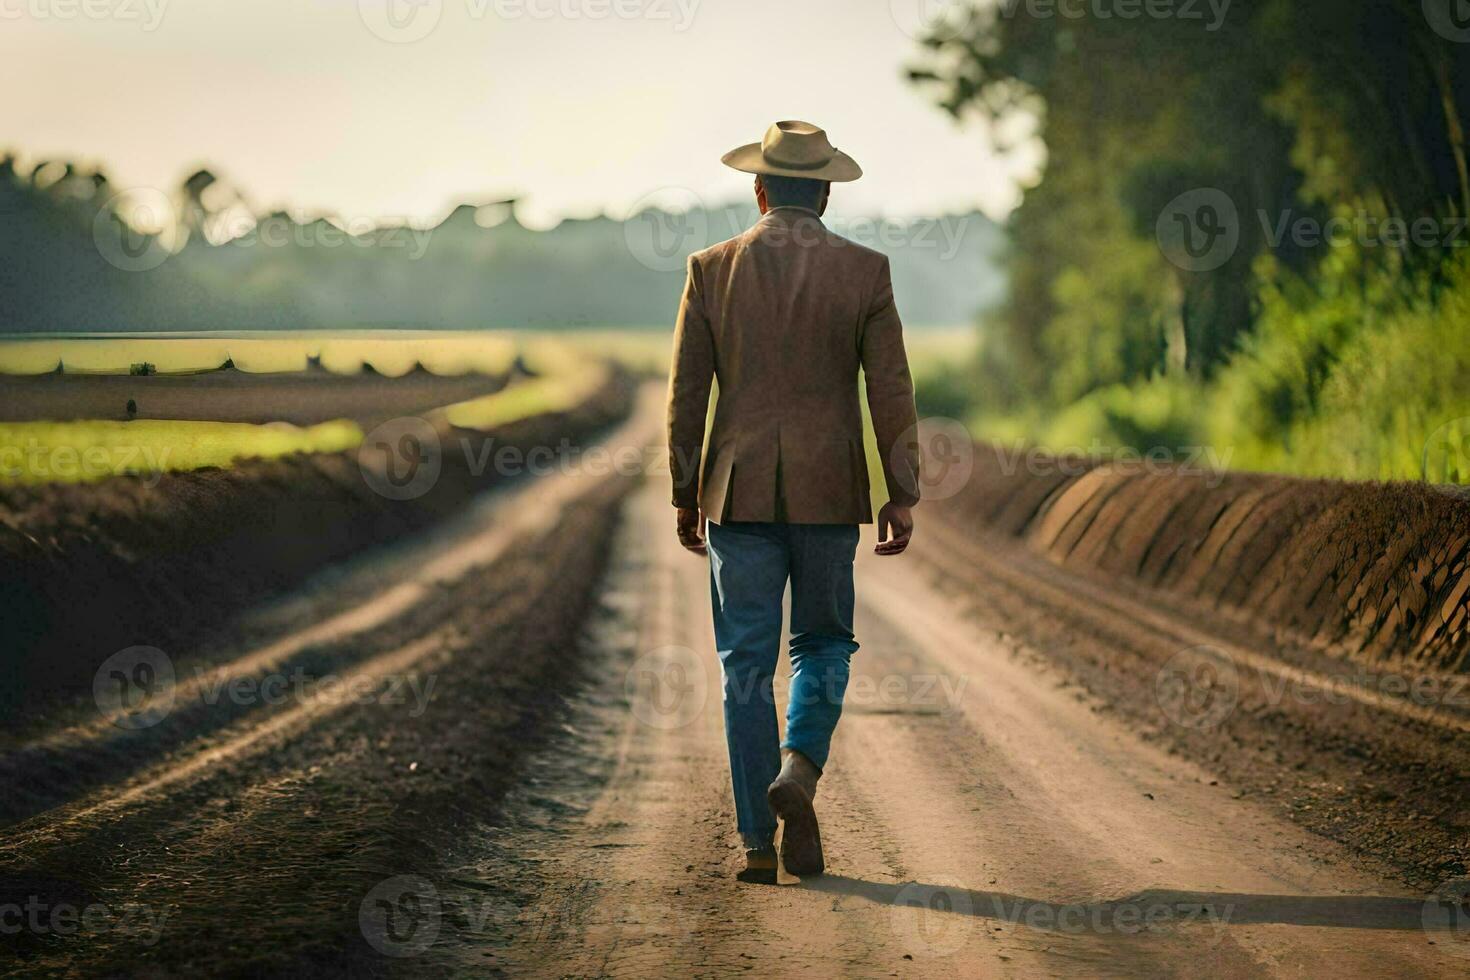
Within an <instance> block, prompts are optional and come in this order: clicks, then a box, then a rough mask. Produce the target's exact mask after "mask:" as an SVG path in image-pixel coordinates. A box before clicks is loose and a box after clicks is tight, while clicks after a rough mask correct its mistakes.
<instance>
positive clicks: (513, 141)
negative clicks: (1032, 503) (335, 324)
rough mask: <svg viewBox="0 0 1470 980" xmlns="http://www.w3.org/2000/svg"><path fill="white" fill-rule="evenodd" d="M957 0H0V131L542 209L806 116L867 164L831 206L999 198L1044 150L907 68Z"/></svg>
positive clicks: (693, 174) (336, 204) (685, 180)
mask: <svg viewBox="0 0 1470 980" xmlns="http://www.w3.org/2000/svg"><path fill="white" fill-rule="evenodd" d="M942 2H943V0H0V89H3V91H4V93H5V97H4V99H3V102H0V140H3V142H0V149H4V148H7V147H8V148H10V149H12V150H15V151H17V152H19V153H20V154H21V156H22V158H23V160H34V159H38V158H52V159H56V158H69V159H76V160H79V161H83V162H86V163H89V164H90V163H97V162H100V163H103V164H105V167H106V169H107V172H108V173H109V175H110V176H111V178H112V180H113V183H114V185H115V186H117V187H119V188H131V187H159V188H163V189H169V188H173V187H174V186H176V185H177V184H178V182H179V180H180V179H181V178H182V176H184V175H185V174H186V173H187V172H188V171H189V170H190V169H192V167H194V166H195V165H199V164H208V165H209V166H210V167H211V168H213V169H214V170H215V172H216V173H218V174H219V175H220V176H222V177H224V178H226V179H228V180H230V181H231V182H233V183H234V184H236V185H238V186H239V187H240V188H242V189H243V190H244V191H245V192H246V193H247V195H248V196H249V198H250V199H251V201H252V202H253V203H254V204H255V205H256V206H258V207H262V208H275V207H279V206H290V207H292V208H293V209H300V210H305V211H311V212H330V213H335V214H337V215H339V216H342V217H344V218H363V217H371V218H379V217H389V218H411V219H414V220H418V221H424V220H432V219H435V218H437V217H438V216H440V215H442V214H443V213H444V212H445V210H446V209H447V207H448V205H449V204H450V203H451V202H453V201H457V200H480V199H488V198H492V197H495V196H499V195H511V194H517V195H521V196H522V197H523V198H525V207H524V209H523V214H524V215H526V216H527V217H528V218H529V219H530V220H531V221H532V222H533V223H535V224H541V225H544V224H546V223H548V222H550V221H554V220H555V218H557V217H559V216H562V215H578V216H585V215H589V214H593V213H597V212H599V211H607V212H609V213H612V214H614V215H615V216H621V215H622V214H624V213H626V211H627V209H628V208H630V207H631V206H633V205H635V204H636V203H638V202H640V201H641V200H643V199H644V198H645V196H646V195H649V194H651V193H656V192H660V190H661V189H667V188H682V189H687V190H688V191H692V192H693V195H696V196H697V198H698V199H702V200H704V201H706V202H707V203H709V204H712V205H713V204H721V203H724V202H726V201H729V200H732V199H737V198H741V197H743V196H748V194H749V186H750V178H749V177H747V176H746V175H744V174H738V173H735V172H733V171H729V170H726V169H725V168H724V167H722V166H721V164H720V162H719V158H720V155H721V154H722V153H724V152H725V151H726V150H728V149H730V148H732V147H734V146H735V145H737V144H739V143H743V142H751V141H755V140H758V139H760V136H761V133H762V131H763V130H764V129H765V127H766V126H767V125H768V124H769V123H771V122H772V121H774V120H776V119H788V118H797V119H807V120H810V121H812V122H815V123H817V124H819V125H821V126H823V127H825V128H826V129H827V130H828V132H829V134H830V135H831V138H832V141H833V142H834V143H835V144H836V145H837V146H838V147H840V148H841V149H843V150H845V151H847V152H848V153H850V154H852V155H853V156H854V157H856V158H857V160H858V161H859V162H860V163H861V164H862V166H863V168H864V170H865V171H866V176H865V177H864V178H863V179H862V180H860V181H858V182H857V183H855V184H852V185H848V186H844V187H842V188H840V189H839V190H838V196H837V197H835V198H834V209H836V210H837V211H838V212H839V213H842V214H871V215H878V214H885V215H888V216H892V217H903V216H911V215H918V214H936V213H940V212H953V211H957V210H963V209H968V208H971V207H979V208H981V209H982V210H984V211H986V212H987V213H988V214H990V215H991V216H993V217H997V218H999V217H1003V216H1004V215H1005V214H1006V213H1007V212H1008V211H1009V210H1010V209H1011V208H1012V207H1013V206H1014V205H1015V204H1016V202H1017V200H1018V192H1017V190H1016V180H1015V177H1016V176H1017V175H1018V174H1019V175H1022V176H1025V175H1026V173H1027V171H1029V170H1030V169H1031V168H1032V167H1034V165H1035V164H1034V157H1033V158H1032V159H1029V160H1018V161H1006V160H1002V159H998V158H996V157H995V156H994V155H992V154H991V153H990V151H989V149H988V141H987V139H986V137H985V134H984V132H983V131H982V129H981V128H980V124H979V122H978V121H974V120H972V121H969V122H968V123H967V124H966V126H964V127H960V126H958V125H956V124H955V123H954V122H953V121H952V120H951V119H950V118H949V117H948V116H947V115H946V114H945V113H944V112H942V111H941V110H939V109H938V108H936V107H935V106H934V105H933V104H932V103H931V102H930V101H929V99H928V98H927V97H926V96H925V95H924V93H922V92H921V91H919V90H917V89H915V88H914V87H912V86H911V85H909V84H908V83H907V82H906V81H905V80H904V77H903V66H904V64H905V63H906V62H908V61H911V60H912V57H913V54H914V53H915V52H916V51H917V44H916V43H915V41H914V39H913V38H912V37H910V36H909V33H907V32H906V29H909V30H911V29H912V19H913V17H914V16H915V13H914V11H916V10H918V9H921V8H923V7H924V5H926V4H928V5H930V6H934V5H936V4H941V3H942ZM389 5H393V10H392V11H391V12H392V13H395V14H396V15H397V19H396V20H394V21H390V20H389V19H388V16H387V15H388V14H389V13H390V11H389V10H388V6H389ZM909 8H913V9H909ZM419 34H423V35H424V36H422V37H418V38H417V39H416V40H415V39H413V38H415V37H416V36H417V35H419ZM385 36H387V37H392V38H398V39H399V40H396V41H393V40H387V39H385ZM660 196H661V197H663V198H670V197H671V194H670V192H668V191H667V190H665V191H663V192H662V193H661V195H660ZM680 196H681V195H680V194H679V193H678V192H673V193H672V198H673V199H678V198H679V197H680ZM682 196H684V197H685V199H688V195H682Z"/></svg>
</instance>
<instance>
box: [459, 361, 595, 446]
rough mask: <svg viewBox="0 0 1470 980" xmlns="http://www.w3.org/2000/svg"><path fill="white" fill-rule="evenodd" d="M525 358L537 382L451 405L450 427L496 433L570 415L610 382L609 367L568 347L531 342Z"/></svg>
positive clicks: (522, 381)
mask: <svg viewBox="0 0 1470 980" xmlns="http://www.w3.org/2000/svg"><path fill="white" fill-rule="evenodd" d="M521 356H522V359H523V360H524V361H525V364H526V367H528V368H529V369H530V370H532V371H534V372H535V373H536V374H537V375H538V376H537V377H534V378H522V379H519V380H517V381H515V382H513V383H512V384H511V385H509V386H508V387H506V388H505V389H503V390H501V391H497V392H495V393H494V394H491V395H486V396H484V397H483V398H475V399H472V400H470V401H467V402H460V403H459V404H457V405H450V406H448V407H447V408H445V409H444V415H445V417H446V418H447V419H448V420H449V423H450V424H451V425H455V426H458V427H459V428H462V429H491V428H494V427H496V426H500V425H507V424H509V423H511V422H517V421H520V420H521V419H524V418H530V417H531V416H533V415H545V414H547V413H549V412H565V411H569V410H571V409H573V408H575V407H576V406H577V405H579V404H580V403H581V402H582V401H583V400H585V399H586V398H587V397H589V396H590V395H592V394H593V392H595V391H596V390H597V389H598V388H599V387H601V386H602V385H603V383H604V382H606V381H607V378H608V367H607V364H606V363H605V362H603V361H597V360H592V359H590V358H587V357H585V356H584V355H583V354H582V353H581V352H580V351H578V350H576V349H575V348H574V347H570V346H567V345H564V344H560V343H556V342H552V341H538V342H534V343H530V344H527V345H526V347H525V348H524V350H523V351H522V355H521Z"/></svg>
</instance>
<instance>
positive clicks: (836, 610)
mask: <svg viewBox="0 0 1470 980" xmlns="http://www.w3.org/2000/svg"><path fill="white" fill-rule="evenodd" d="M788 530H789V534H790V548H791V698H790V701H789V702H788V703H787V706H786V741H785V743H784V745H785V746H786V747H787V748H789V749H796V750H797V751H798V752H800V753H801V754H802V755H804V756H806V757H807V758H808V759H810V760H811V761H812V762H813V763H814V764H815V765H816V766H817V768H819V769H820V768H822V767H823V766H825V765H826V764H827V755H828V752H829V751H830V750H831V746H832V733H833V731H835V730H836V728H837V719H838V718H839V717H841V715H842V699H843V696H844V695H845V694H846V692H847V678H848V670H849V666H848V663H849V660H850V659H851V657H852V655H853V653H855V652H856V651H857V648H858V645H857V642H856V641H855V640H854V639H853V632H852V619H853V606H854V601H855V597H854V593H853V581H852V563H853V559H854V558H856V557H857V545H858V528H857V527H856V526H855V525H847V524H841V525H821V524H794V525H791V527H790V528H789V529H788Z"/></svg>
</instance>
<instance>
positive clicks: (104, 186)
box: [0, 157, 1004, 333]
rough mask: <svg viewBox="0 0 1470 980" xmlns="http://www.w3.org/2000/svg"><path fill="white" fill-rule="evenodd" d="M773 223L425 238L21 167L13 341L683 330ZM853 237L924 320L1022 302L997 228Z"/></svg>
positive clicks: (206, 178)
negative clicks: (758, 233)
mask: <svg viewBox="0 0 1470 980" xmlns="http://www.w3.org/2000/svg"><path fill="white" fill-rule="evenodd" d="M757 217H758V214H757V213H756V211H755V208H754V205H753V204H746V205H741V206H727V207H722V208H714V207H708V208H706V207H701V206H697V205H696V207H695V209H694V210H691V211H666V210H662V209H660V208H656V207H649V208H645V209H643V210H641V211H639V212H638V213H637V214H636V215H633V216H631V217H630V218H629V219H628V220H627V221H618V220H614V219H613V218H610V217H606V216H597V217H592V218H585V219H567V220H565V221H562V222H561V223H560V224H558V225H557V226H556V227H555V228H551V229H549V230H545V231H540V230H533V229H531V228H528V227H526V226H524V225H522V224H521V223H520V221H519V220H518V219H517V217H516V209H515V202H513V201H491V202H487V203H484V204H461V205H459V206H458V207H455V208H454V209H453V210H452V211H451V212H450V213H449V215H448V216H447V217H445V218H444V220H443V221H441V222H439V223H438V224H436V225H433V226H432V227H415V226H410V225H407V224H402V223H392V222H382V223H378V222H369V221H365V220H353V219H339V218H329V217H322V216H316V217H306V216H295V215H292V214H289V213H286V212H283V211H275V212H270V213H260V212H259V211H258V210H257V209H256V208H255V207H254V205H252V204H251V202H250V201H249V200H248V199H247V198H246V196H245V195H244V194H243V193H242V192H241V191H239V190H236V189H234V188H232V187H230V186H229V185H228V184H227V183H226V182H225V181H224V180H223V179H221V178H219V177H217V176H216V175H215V174H213V173H212V172H210V171H207V170H201V171H197V172H196V173H194V174H192V175H190V176H189V177H188V178H186V179H185V180H184V181H183V182H182V183H181V185H180V186H179V187H178V188H177V189H176V190H173V191H172V192H169V193H165V192H163V191H160V190H150V189H143V190H138V189H129V190H126V191H122V192H119V191H118V189H116V188H114V187H113V186H112V185H111V183H110V182H109V180H108V178H107V177H106V175H105V174H103V173H102V172H100V171H96V172H83V171H81V170H80V169H78V168H77V167H76V166H74V165H73V164H70V163H60V162H40V163H37V164H35V165H34V166H33V167H32V168H31V169H30V171H29V172H27V173H25V174H22V173H21V172H20V171H19V170H17V168H16V165H15V160H14V158H11V157H6V158H4V159H3V160H0V286H3V288H0V332H6V333H15V332H29V333H61V332H78V331H84V332H96V331H108V332H115V331H131V332H143V331H184V330H187V331H230V332H240V331H245V330H281V329H293V330H322V329H332V330H338V329H343V328H352V329H363V328H398V327H413V328H429V329H440V330H477V329H484V328H513V329H531V330H546V329H560V328H567V327H644V326H648V325H650V324H660V323H662V324H671V323H672V322H673V318H674V313H675V311H676V310H677V309H678V303H679V296H680V293H681V291H682V289H683V285H684V263H683V257H684V255H686V254H688V253H689V252H692V251H695V250H698V249H701V248H704V247H706V246H708V245H712V244H714V243H715V242H716V241H720V240H722V239H725V238H729V237H731V236H733V235H736V234H739V233H740V232H741V231H743V230H744V229H745V228H747V227H749V226H750V224H751V223H752V222H753V221H754V220H755V219H756V218H757ZM135 225H138V226H141V227H135ZM840 230H842V228H841V226H840V225H839V231H840ZM851 231H852V233H853V234H855V235H857V236H858V237H859V238H860V239H862V240H864V241H869V240H870V239H871V243H873V244H878V245H883V246H886V247H885V250H886V251H887V252H888V253H889V254H890V257H891V260H892V268H893V279H894V289H895V292H896V294H897V295H898V296H899V299H900V301H901V302H902V303H903V305H904V309H905V313H906V315H907V317H908V320H909V322H910V323H911V324H928V325H944V326H954V325H956V324H960V323H965V322H968V321H969V320H970V319H971V318H972V317H973V316H974V315H975V313H976V312H977V311H978V310H979V309H981V308H982V307H983V306H985V305H987V304H993V303H994V302H996V301H997V299H998V297H999V296H1000V295H1001V294H1002V293H1003V292H1004V282H1003V277H1002V274H1001V273H1000V271H999V269H998V266H997V260H996V257H995V254H994V253H995V252H996V251H997V250H998V248H999V245H1000V240H1001V235H1000V232H999V230H998V229H997V228H996V226H995V225H994V224H993V223H992V222H991V221H990V220H989V219H987V218H985V217H984V216H983V215H981V214H978V213H971V214H966V215H957V216H950V217H947V218H945V219H942V220H938V219H936V220H930V221H925V220H916V221H913V222H909V223H891V222H871V221H869V222H861V221H859V222H854V225H853V228H852V229H851ZM957 268H964V269H966V270H967V273H966V274H965V275H963V276H956V275H955V274H954V271H955V269H957Z"/></svg>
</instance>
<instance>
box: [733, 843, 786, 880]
mask: <svg viewBox="0 0 1470 980" xmlns="http://www.w3.org/2000/svg"><path fill="white" fill-rule="evenodd" d="M735 877H736V878H737V879H739V880H740V881H745V882H749V883H751V884H753V885H774V884H775V883H776V849H775V848H774V847H766V848H759V849H755V850H749V851H746V852H745V869H744V870H743V871H737V872H736V873H735Z"/></svg>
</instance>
